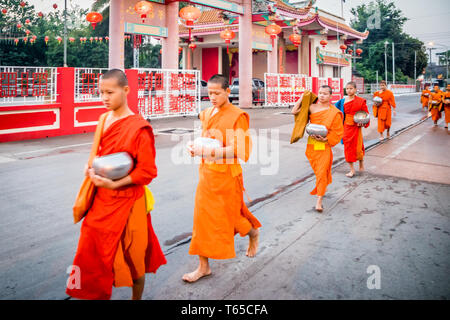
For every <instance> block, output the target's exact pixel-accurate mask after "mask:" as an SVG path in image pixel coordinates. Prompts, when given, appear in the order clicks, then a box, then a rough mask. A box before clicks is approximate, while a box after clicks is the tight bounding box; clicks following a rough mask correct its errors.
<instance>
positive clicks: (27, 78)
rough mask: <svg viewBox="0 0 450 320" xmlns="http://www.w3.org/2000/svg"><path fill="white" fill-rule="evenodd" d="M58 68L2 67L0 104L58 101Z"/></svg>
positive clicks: (0, 71) (0, 70)
mask: <svg viewBox="0 0 450 320" xmlns="http://www.w3.org/2000/svg"><path fill="white" fill-rule="evenodd" d="M56 77H57V69H56V68H47V67H0V105H15V104H39V103H52V102H56V95H57V84H56Z"/></svg>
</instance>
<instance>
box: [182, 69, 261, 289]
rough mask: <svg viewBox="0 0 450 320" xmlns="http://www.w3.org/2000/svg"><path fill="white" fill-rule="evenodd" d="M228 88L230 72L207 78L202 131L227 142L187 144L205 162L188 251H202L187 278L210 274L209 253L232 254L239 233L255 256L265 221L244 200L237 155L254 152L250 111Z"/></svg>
mask: <svg viewBox="0 0 450 320" xmlns="http://www.w3.org/2000/svg"><path fill="white" fill-rule="evenodd" d="M229 94H230V89H229V87H228V80H227V78H226V77H224V76H222V75H214V76H212V77H211V79H209V81H208V95H209V98H210V100H211V103H212V104H213V107H210V108H208V109H206V110H204V111H202V112H201V113H200V120H201V121H202V136H203V137H208V138H212V139H216V140H219V141H220V143H221V144H222V146H223V147H219V148H216V149H206V148H202V147H200V146H198V145H193V144H189V145H188V150H189V152H190V153H191V156H199V157H202V163H201V164H200V168H199V183H198V186H197V192H196V194H195V208H194V226H193V231H192V240H191V245H190V248H189V254H191V255H198V256H199V266H198V268H197V269H196V270H195V271H193V272H191V273H187V274H185V275H183V280H184V281H186V282H195V281H197V280H198V279H200V278H201V277H204V276H207V275H210V274H211V269H210V266H209V261H208V259H210V258H211V259H231V258H234V257H235V251H234V236H235V234H236V233H239V234H240V235H241V236H242V237H243V236H246V235H248V236H249V246H248V249H247V253H246V255H247V256H248V257H254V256H255V255H256V251H257V246H258V238H259V230H258V228H259V227H261V224H260V223H259V221H258V220H257V219H256V218H255V217H254V216H253V215H252V214H251V212H250V211H249V210H248V208H247V207H246V205H245V202H244V197H243V192H244V186H243V178H242V168H241V165H240V164H239V161H238V158H240V159H241V160H243V161H247V160H248V158H249V156H250V151H251V139H250V135H249V133H248V128H249V117H248V114H247V113H246V112H244V111H243V110H241V109H239V108H237V107H235V106H234V105H232V104H231V103H230V102H229V100H228V95H229Z"/></svg>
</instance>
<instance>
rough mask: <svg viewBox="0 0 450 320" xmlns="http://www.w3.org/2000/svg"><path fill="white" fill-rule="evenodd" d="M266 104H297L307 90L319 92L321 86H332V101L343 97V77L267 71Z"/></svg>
mask: <svg viewBox="0 0 450 320" xmlns="http://www.w3.org/2000/svg"><path fill="white" fill-rule="evenodd" d="M264 82H265V85H266V87H265V89H266V90H265V105H266V106H269V107H286V106H289V105H293V104H295V102H296V101H297V100H298V99H299V98H300V96H301V95H302V94H303V93H304V92H305V91H306V90H309V91H312V92H314V93H316V94H317V93H318V91H319V88H320V86H322V85H328V86H330V87H331V88H332V91H333V94H332V97H331V102H332V103H335V102H336V101H338V100H339V99H341V98H342V97H343V93H344V90H343V79H341V78H318V77H308V76H306V75H301V74H279V73H265V74H264Z"/></svg>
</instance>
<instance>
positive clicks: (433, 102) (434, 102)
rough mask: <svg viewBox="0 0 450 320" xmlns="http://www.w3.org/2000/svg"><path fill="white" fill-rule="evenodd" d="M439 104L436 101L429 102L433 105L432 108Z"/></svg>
mask: <svg viewBox="0 0 450 320" xmlns="http://www.w3.org/2000/svg"><path fill="white" fill-rule="evenodd" d="M439 103H440V102H439V101H438V100H433V101H431V104H432V105H434V106H436V105H438V104H439Z"/></svg>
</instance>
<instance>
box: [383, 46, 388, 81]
mask: <svg viewBox="0 0 450 320" xmlns="http://www.w3.org/2000/svg"><path fill="white" fill-rule="evenodd" d="M388 44H389V42H387V41H385V42H384V78H385V79H384V80H385V81H386V84H387V52H386V47H387V45H388Z"/></svg>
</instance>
